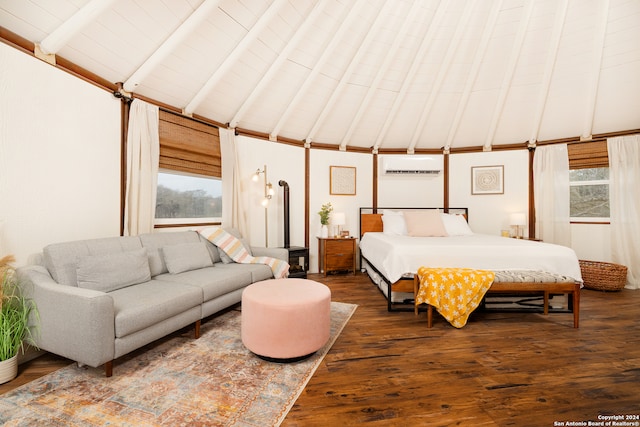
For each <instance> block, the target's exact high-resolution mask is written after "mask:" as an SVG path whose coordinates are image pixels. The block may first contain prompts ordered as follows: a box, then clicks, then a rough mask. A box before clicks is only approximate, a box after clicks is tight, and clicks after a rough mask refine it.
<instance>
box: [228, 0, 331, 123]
mask: <svg viewBox="0 0 640 427" xmlns="http://www.w3.org/2000/svg"><path fill="white" fill-rule="evenodd" d="M328 1H329V0H322V1H320V2H317V3H316V4H315V5H314V6H313V10H312V11H311V12H310V13H309V14H308V15H307V17H306V18H305V19H304V22H302V24H301V25H299V26H298V29H297V30H296V31H295V34H294V35H293V37H291V39H290V40H289V42H288V43H287V45H286V46H285V47H284V49H282V51H281V52H280V54H279V55H278V57H277V58H276V60H275V61H273V62H272V63H271V65H270V66H269V69H268V70H267V71H266V72H265V73H264V74H263V75H262V77H261V78H260V81H259V82H258V83H257V84H256V85H255V86H254V88H253V90H251V93H250V94H249V96H247V98H246V99H245V100H244V102H243V103H242V105H241V106H240V108H239V109H238V110H237V111H236V113H235V114H234V115H233V118H232V119H231V120H230V121H229V127H230V128H235V127H237V126H238V124H239V123H240V121H242V118H243V117H244V116H245V114H246V113H247V111H248V110H249V108H251V106H253V105H254V104H255V103H256V101H258V100H259V99H260V95H262V93H263V92H264V91H265V90H266V89H267V85H268V84H269V83H271V81H272V80H273V78H274V77H275V76H276V75H277V74H278V73H279V72H280V70H281V69H282V64H284V62H285V61H286V60H287V59H288V58H289V55H290V54H291V52H293V51H294V49H296V48H297V47H298V46H299V45H300V42H301V41H302V37H303V36H304V35H305V34H307V32H309V31H310V29H311V26H312V25H313V23H314V22H316V20H317V19H318V17H319V16H320V13H321V12H322V11H323V10H324V9H325V7H326V6H327V3H328Z"/></svg>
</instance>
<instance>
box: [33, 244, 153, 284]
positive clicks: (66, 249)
mask: <svg viewBox="0 0 640 427" xmlns="http://www.w3.org/2000/svg"><path fill="white" fill-rule="evenodd" d="M140 248H142V244H141V243H140V239H138V238H137V237H135V236H127V237H106V238H101V239H88V240H78V241H73V242H63V243H54V244H52V245H48V246H46V247H45V248H44V249H43V250H42V254H43V259H44V265H45V267H47V270H48V271H49V274H51V277H53V280H55V281H56V282H58V283H59V284H61V285H67V286H78V278H77V269H78V259H79V257H82V256H90V255H104V254H110V253H121V252H128V251H133V250H136V249H140Z"/></svg>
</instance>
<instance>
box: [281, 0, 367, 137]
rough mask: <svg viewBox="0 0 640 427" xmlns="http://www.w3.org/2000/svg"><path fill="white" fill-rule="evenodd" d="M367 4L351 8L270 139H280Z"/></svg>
mask: <svg viewBox="0 0 640 427" xmlns="http://www.w3.org/2000/svg"><path fill="white" fill-rule="evenodd" d="M365 3H366V2H365V1H364V0H357V2H356V4H355V5H354V6H353V7H352V8H351V10H350V11H349V13H348V14H347V16H346V18H345V19H344V20H343V21H342V23H341V24H340V27H339V28H338V31H336V32H335V33H334V35H333V37H331V40H330V41H329V44H328V45H327V47H326V48H325V49H324V51H323V52H322V55H320V58H319V59H318V61H317V62H316V64H315V65H314V66H313V68H312V69H311V72H310V73H309V74H308V75H307V78H306V79H305V81H304V83H302V86H301V87H300V88H299V89H298V91H297V92H296V95H295V96H294V97H293V99H292V100H291V102H289V104H288V105H287V108H286V109H285V111H284V112H283V113H282V115H281V116H280V120H278V123H277V124H276V126H275V127H274V128H273V130H272V131H271V132H270V137H271V138H277V137H278V134H279V133H280V130H281V129H282V126H284V124H285V123H286V122H287V120H289V116H290V115H291V113H292V112H293V110H294V109H295V108H297V106H298V103H299V102H300V100H301V99H302V98H303V97H304V96H306V94H307V90H308V89H309V87H311V85H312V84H313V82H314V80H315V78H316V77H317V75H318V74H319V73H320V70H321V69H322V67H323V66H324V65H325V64H326V62H327V60H328V59H329V58H331V56H332V55H333V52H334V50H335V49H336V48H337V47H338V44H339V43H340V42H341V41H342V38H343V36H344V34H345V32H346V31H347V30H348V29H350V28H351V25H352V23H353V21H354V20H355V19H356V18H357V17H358V12H359V11H360V9H362V7H363V6H364V5H365Z"/></svg>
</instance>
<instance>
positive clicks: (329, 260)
mask: <svg viewBox="0 0 640 427" xmlns="http://www.w3.org/2000/svg"><path fill="white" fill-rule="evenodd" d="M330 271H351V272H352V273H353V274H356V239H354V238H343V237H318V272H319V273H323V272H324V275H325V276H326V275H327V273H328V272H330Z"/></svg>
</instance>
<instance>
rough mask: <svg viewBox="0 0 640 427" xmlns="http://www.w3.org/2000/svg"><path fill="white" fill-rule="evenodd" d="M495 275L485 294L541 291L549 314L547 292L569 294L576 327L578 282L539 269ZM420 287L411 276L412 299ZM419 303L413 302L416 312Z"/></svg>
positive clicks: (429, 310) (429, 311) (430, 318)
mask: <svg viewBox="0 0 640 427" xmlns="http://www.w3.org/2000/svg"><path fill="white" fill-rule="evenodd" d="M495 274H496V276H495V279H494V281H493V283H492V284H491V287H490V288H489V290H488V291H487V294H490V293H491V294H494V293H495V294H497V293H520V292H522V293H525V292H529V293H530V292H542V293H543V295H544V308H543V310H544V314H545V315H546V314H549V294H570V295H571V302H572V311H573V327H574V328H577V327H578V322H579V320H580V287H581V284H580V282H576V281H575V279H573V278H571V277H567V276H561V275H559V274H553V273H547V272H540V271H534V272H532V271H515V270H509V271H496V272H495ZM419 289H420V277H419V276H418V275H417V274H415V275H414V276H413V296H414V300H415V297H416V295H418V290H419ZM418 306H419V304H415V308H414V309H415V314H416V315H417V314H418ZM432 324H433V307H432V306H431V305H428V304H427V328H431V326H432Z"/></svg>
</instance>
